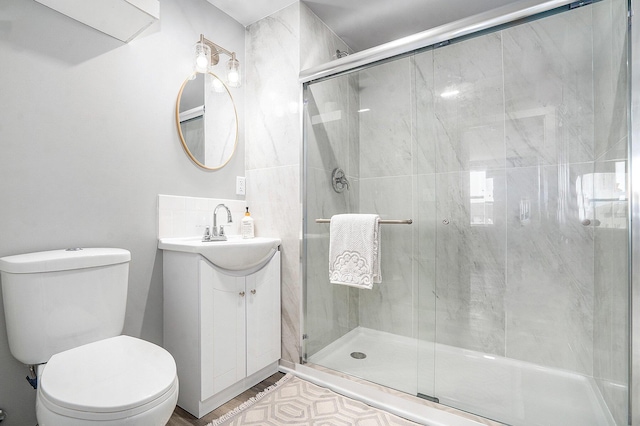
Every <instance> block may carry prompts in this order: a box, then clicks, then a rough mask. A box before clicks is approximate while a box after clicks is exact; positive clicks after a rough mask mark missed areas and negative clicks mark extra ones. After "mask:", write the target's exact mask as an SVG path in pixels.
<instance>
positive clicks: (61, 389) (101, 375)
mask: <svg viewBox="0 0 640 426" xmlns="http://www.w3.org/2000/svg"><path fill="white" fill-rule="evenodd" d="M177 391H178V378H177V375H176V365H175V361H174V360H173V357H172V356H171V355H170V354H169V353H168V352H167V351H166V350H164V349H163V348H161V347H159V346H157V345H154V344H152V343H149V342H146V341H144V340H141V339H136V338H133V337H129V336H117V337H112V338H109V339H105V340H100V341H97V342H94V343H90V344H87V345H83V346H79V347H77V348H73V349H70V350H68V351H64V352H60V353H58V354H55V355H54V356H52V357H51V359H50V360H49V362H48V363H47V364H46V365H45V367H44V369H43V370H42V374H41V377H40V380H39V386H38V401H39V403H41V404H42V405H43V406H44V407H46V408H47V409H48V410H50V411H52V412H55V413H58V414H60V415H63V416H67V417H71V418H76V419H86V420H95V421H100V420H103V421H104V420H117V419H123V418H128V417H132V416H134V415H137V414H140V413H143V412H145V411H148V410H151V409H152V408H153V407H155V406H158V405H160V404H162V403H163V402H165V401H166V400H167V399H170V398H172V397H175V396H176V395H177Z"/></svg>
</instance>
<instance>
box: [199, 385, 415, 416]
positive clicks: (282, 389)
mask: <svg viewBox="0 0 640 426" xmlns="http://www.w3.org/2000/svg"><path fill="white" fill-rule="evenodd" d="M417 424H418V423H414V422H411V421H409V420H406V419H403V418H401V417H398V416H396V415H394V414H391V413H388V412H386V411H382V410H378V409H377V408H374V407H371V406H369V405H367V404H364V403H362V402H360V401H356V400H353V399H351V398H347V397H344V396H342V395H339V394H337V393H335V392H333V391H331V390H329V389H326V388H323V387H320V386H317V385H314V384H313V383H309V382H307V381H306V380H302V379H299V378H298V377H295V376H294V375H292V374H287V375H286V376H284V377H283V378H282V379H280V380H279V381H278V383H276V384H275V385H273V386H271V387H269V388H268V389H266V390H265V391H264V392H261V393H259V394H258V395H256V396H255V397H254V398H251V399H250V400H249V401H247V402H245V403H244V404H242V405H241V406H240V407H238V408H236V409H235V410H233V411H231V412H230V413H228V414H225V415H224V416H222V417H220V418H219V419H218V420H216V421H215V422H213V423H210V424H209V425H207V426H240V425H242V426H246V425H261V426H264V425H269V426H279V425H295V426H308V425H313V426H336V425H358V426H380V425H393V426H409V425H411V426H414V425H417Z"/></svg>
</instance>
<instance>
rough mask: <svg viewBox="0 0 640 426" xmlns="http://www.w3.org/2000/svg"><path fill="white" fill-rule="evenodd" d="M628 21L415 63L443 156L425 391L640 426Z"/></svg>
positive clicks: (576, 18)
mask: <svg viewBox="0 0 640 426" xmlns="http://www.w3.org/2000/svg"><path fill="white" fill-rule="evenodd" d="M626 10H627V3H626V2H624V1H620V0H605V1H602V2H597V3H594V4H592V5H590V6H585V7H581V8H578V9H575V10H571V11H567V12H562V13H557V14H549V15H548V16H545V17H542V18H540V19H536V20H532V21H529V22H527V23H523V24H520V25H516V26H512V27H508V28H504V29H501V30H500V31H496V32H492V33H488V34H484V35H480V36H478V37H474V38H469V39H467V40H463V41H459V42H455V43H452V44H451V45H448V46H445V47H442V48H438V49H435V50H433V51H427V52H422V53H418V54H416V56H415V67H416V71H415V76H416V80H415V86H416V93H415V99H416V101H415V103H416V105H417V114H416V120H417V132H416V134H417V136H416V139H417V141H418V142H417V143H418V146H419V149H420V150H421V151H423V152H428V153H429V154H430V155H432V156H433V158H434V161H433V162H432V163H429V162H426V163H425V164H423V168H422V169H420V170H419V172H418V179H419V180H420V181H421V182H422V186H423V189H422V193H421V197H424V198H420V199H419V200H418V201H417V203H418V204H419V205H420V206H422V207H419V216H418V217H419V221H420V223H425V224H427V225H426V226H425V227H421V230H420V239H421V242H420V243H419V246H420V253H421V256H422V257H424V258H429V259H432V262H433V263H432V264H433V270H431V271H429V270H426V269H425V270H422V269H421V270H420V276H419V278H418V281H419V300H420V301H422V300H423V298H424V299H425V300H426V302H425V303H426V307H427V308H429V307H431V306H432V303H431V300H430V299H429V297H428V294H429V292H430V291H432V289H433V288H434V287H435V328H432V327H434V325H433V324H429V323H428V322H427V321H422V320H420V321H419V325H418V327H419V332H418V334H419V336H420V339H421V345H420V346H419V348H421V347H422V344H423V343H425V342H429V341H430V340H429V339H430V338H431V337H432V336H433V340H432V341H433V342H435V356H434V352H433V351H431V350H427V351H426V353H424V354H423V353H419V355H418V359H419V369H418V380H419V382H418V383H419V389H418V391H419V392H420V391H421V389H427V391H433V395H434V396H436V397H437V398H438V399H439V401H440V402H441V403H443V404H446V405H450V406H453V407H456V408H459V409H462V410H465V411H470V412H473V413H476V414H480V415H482V416H485V417H489V418H493V419H496V420H498V421H501V422H506V423H509V424H518V425H529V424H531V425H538V424H540V425H543V424H544V425H581V426H582V425H590V424H592V425H613V424H620V425H622V424H626V413H627V402H626V397H627V392H628V371H627V365H628V352H627V348H628V337H627V333H628V303H627V295H628V285H629V284H628V270H627V264H628V252H627V247H628V244H627V241H628V229H629V227H628V215H627V200H628V190H627V187H626V181H627V169H628V150H627V143H628V140H627V122H626V115H627V114H626V108H627V90H628V89H627V74H626V72H627V70H626V31H625V28H626ZM423 253H424V254H423ZM432 253H433V254H432ZM614 253H615V254H614ZM426 310H427V309H426V308H425V307H423V306H419V309H418V312H419V313H421V312H423V311H426ZM426 317H427V318H428V317H429V315H426ZM419 351H420V349H419ZM423 377H424V380H421V378H423ZM431 377H434V380H433V382H431V380H430V379H431ZM423 382H424V383H423ZM431 383H433V389H430V388H429V386H430V385H431Z"/></svg>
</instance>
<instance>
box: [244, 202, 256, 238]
mask: <svg viewBox="0 0 640 426" xmlns="http://www.w3.org/2000/svg"><path fill="white" fill-rule="evenodd" d="M246 209H247V211H246V212H245V214H244V217H243V218H242V225H241V228H242V238H253V237H254V233H253V218H252V217H251V213H249V207H247V208H246Z"/></svg>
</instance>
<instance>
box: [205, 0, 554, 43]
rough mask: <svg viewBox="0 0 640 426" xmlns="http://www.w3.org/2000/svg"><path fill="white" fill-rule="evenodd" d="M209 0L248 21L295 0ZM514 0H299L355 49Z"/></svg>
mask: <svg viewBox="0 0 640 426" xmlns="http://www.w3.org/2000/svg"><path fill="white" fill-rule="evenodd" d="M208 1H209V2H210V3H211V4H213V5H214V6H216V7H217V8H218V9H220V10H222V11H224V12H225V13H226V14H227V15H229V16H231V17H232V18H234V19H235V20H236V21H238V22H240V23H241V24H242V25H244V26H248V25H250V24H252V23H254V22H256V21H258V20H260V19H262V18H264V17H266V16H269V15H271V14H272V13H274V12H276V11H278V10H280V9H282V8H284V7H286V6H288V5H290V4H292V3H295V1H296V0H208ZM517 1H518V0H481V1H479V0H393V1H390V0H302V2H303V3H304V4H306V5H307V6H308V7H309V8H310V9H311V10H312V11H313V12H314V13H315V14H316V15H318V17H319V18H320V19H322V20H323V21H324V22H325V23H326V24H327V25H328V26H329V28H331V29H332V30H333V32H334V33H336V34H337V35H338V36H339V37H341V38H342V39H343V40H344V41H345V42H346V43H347V45H349V47H351V48H352V49H353V51H354V52H359V51H361V50H365V49H368V48H370V47H374V46H378V45H380V44H383V43H386V42H389V41H393V40H396V39H399V38H402V37H405V36H408V35H411V34H415V33H418V32H421V31H425V30H427V29H429V28H434V27H437V26H439V25H442V24H446V23H448V22H453V21H456V20H458V19H462V18H465V17H468V16H472V15H475V14H478V13H481V12H485V11H487V10H490V9H494V8H496V7H500V6H503V5H505V4H508V3H515V2H517ZM541 2H542V0H541Z"/></svg>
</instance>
